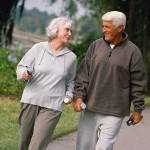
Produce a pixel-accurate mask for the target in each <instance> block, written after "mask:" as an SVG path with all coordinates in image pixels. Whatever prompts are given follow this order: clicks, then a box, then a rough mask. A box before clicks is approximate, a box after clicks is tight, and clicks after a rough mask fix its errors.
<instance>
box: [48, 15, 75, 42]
mask: <svg viewBox="0 0 150 150" xmlns="http://www.w3.org/2000/svg"><path fill="white" fill-rule="evenodd" d="M65 23H69V24H70V26H71V28H72V25H73V22H72V20H71V19H70V18H68V17H58V18H55V19H53V20H52V21H50V23H49V25H48V26H47V28H46V35H47V36H48V38H49V40H50V41H52V40H53V39H54V38H55V36H56V32H57V31H58V29H59V28H60V27H62V26H63V25H64V24H65Z"/></svg>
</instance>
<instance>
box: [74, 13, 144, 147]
mask: <svg viewBox="0 0 150 150" xmlns="http://www.w3.org/2000/svg"><path fill="white" fill-rule="evenodd" d="M125 25H126V16H125V14H124V13H122V12H119V11H111V12H107V13H106V14H104V15H103V16H102V31H103V33H104V37H103V38H100V39H98V40H96V41H94V42H93V43H92V44H91V46H90V47H89V49H88V51H87V54H86V56H85V58H84V60H83V61H82V63H81V66H80V68H79V70H78V72H77V76H76V79H75V100H76V102H75V105H74V110H75V111H77V112H80V111H82V109H81V107H80V105H81V103H83V102H84V103H86V105H87V108H86V109H85V110H84V111H82V112H81V115H80V121H79V127H78V133H77V150H112V149H113V144H114V142H115V141H116V139H117V136H118V133H119V130H120V128H121V124H122V122H123V119H124V117H125V116H128V115H130V105H131V101H132V102H133V105H134V112H133V114H132V115H131V118H132V119H133V120H134V121H133V124H137V123H139V122H140V121H141V119H142V114H141V112H142V110H143V109H144V97H145V95H146V94H147V75H146V71H145V67H144V63H143V58H142V54H141V51H140V49H139V48H138V47H137V46H136V45H135V44H134V43H132V42H131V41H129V40H128V35H127V33H125V32H124V29H125Z"/></svg>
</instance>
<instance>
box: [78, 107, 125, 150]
mask: <svg viewBox="0 0 150 150" xmlns="http://www.w3.org/2000/svg"><path fill="white" fill-rule="evenodd" d="M123 119H124V117H115V116H109V115H103V114H100V113H95V112H92V111H89V110H85V111H82V112H81V115H80V121H79V126H78V132H77V145H76V149H77V150H112V149H113V144H114V142H115V141H116V139H117V137H118V133H119V131H120V128H121V124H122V122H123Z"/></svg>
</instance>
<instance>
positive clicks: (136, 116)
mask: <svg viewBox="0 0 150 150" xmlns="http://www.w3.org/2000/svg"><path fill="white" fill-rule="evenodd" d="M131 118H132V119H133V120H134V122H133V125H135V124H137V123H139V122H140V121H141V120H142V118H143V116H142V114H141V113H140V112H134V113H133V114H132V115H131Z"/></svg>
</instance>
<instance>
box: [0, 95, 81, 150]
mask: <svg viewBox="0 0 150 150" xmlns="http://www.w3.org/2000/svg"><path fill="white" fill-rule="evenodd" d="M19 112H20V102H19V100H14V99H13V100H11V99H10V98H6V97H0V150H17V144H18V138H19V124H18V116H19ZM78 119H79V113H76V112H74V110H73V108H72V106H71V105H69V106H65V107H64V110H63V113H62V116H61V118H60V121H59V123H58V125H57V127H56V130H55V132H54V135H53V139H55V138H58V137H61V136H62V135H64V134H67V133H70V132H72V131H75V130H76V129H77V124H78Z"/></svg>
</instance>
